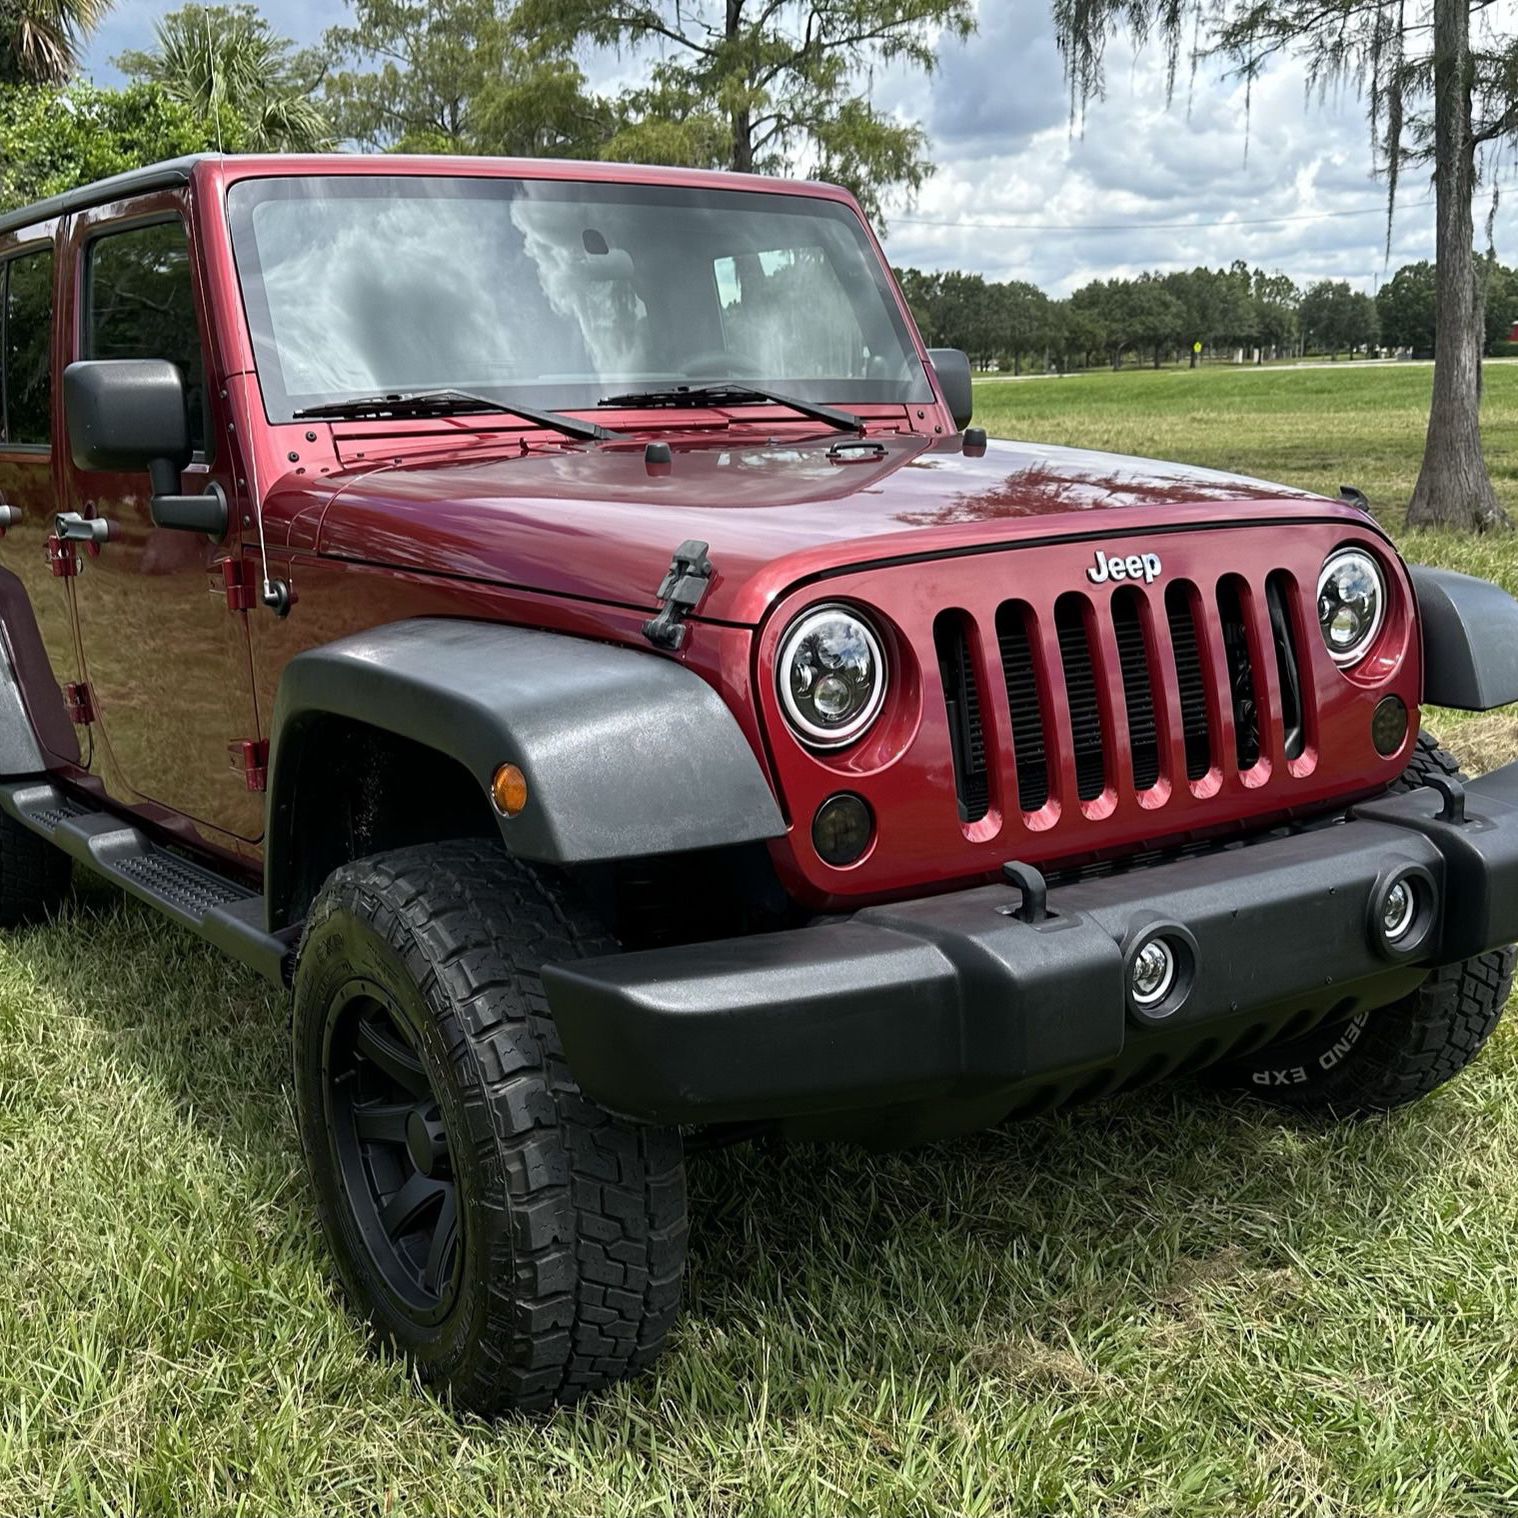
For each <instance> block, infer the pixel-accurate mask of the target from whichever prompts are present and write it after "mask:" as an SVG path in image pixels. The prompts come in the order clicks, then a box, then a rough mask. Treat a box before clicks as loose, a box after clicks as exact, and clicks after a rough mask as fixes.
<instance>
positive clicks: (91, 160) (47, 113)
mask: <svg viewBox="0 0 1518 1518" xmlns="http://www.w3.org/2000/svg"><path fill="white" fill-rule="evenodd" d="M245 132H246V127H245V126H244V124H243V123H242V122H241V121H240V120H239V119H238V118H237V117H235V116H233V115H232V114H231V113H230V112H227V111H223V112H222V114H221V115H220V116H219V117H218V118H217V120H215V121H211V120H208V119H207V118H206V117H205V116H204V115H202V114H200V113H199V112H196V111H193V110H191V109H190V107H188V106H187V105H185V104H184V103H183V102H182V101H178V100H175V99H174V98H173V97H172V96H170V95H169V94H168V92H167V91H166V90H164V89H163V88H162V87H161V86H160V85H156V84H134V85H132V86H130V87H129V88H127V89H124V90H101V89H96V88H95V87H94V86H93V85H84V84H79V85H73V86H72V87H70V88H68V89H56V88H44V87H41V86H21V87H17V88H13V89H4V90H0V142H4V143H5V153H4V156H3V158H0V204H3V205H5V206H18V205H27V204H29V203H30V202H32V201H35V200H41V199H43V198H44V197H46V196H48V195H57V194H60V193H62V192H63V191H64V190H71V189H73V188H74V187H75V186H76V185H82V184H89V183H91V182H92V181H93V180H96V179H104V178H105V177H106V176H107V175H109V174H120V173H122V172H123V171H125V170H127V169H135V168H139V167H140V166H141V165H143V164H145V163H156V162H157V161H158V160H159V159H163V158H177V157H179V156H180V155H181V154H183V153H199V152H204V151H206V150H207V149H209V148H213V147H215V146H216V144H217V142H218V140H220V141H221V142H222V143H223V144H224V145H225V146H226V148H228V149H229V150H231V151H234V152H235V151H238V150H240V149H241V148H242V147H243V146H244V145H245V136H244V134H245Z"/></svg>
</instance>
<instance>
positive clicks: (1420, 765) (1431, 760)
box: [1387, 733, 1465, 795]
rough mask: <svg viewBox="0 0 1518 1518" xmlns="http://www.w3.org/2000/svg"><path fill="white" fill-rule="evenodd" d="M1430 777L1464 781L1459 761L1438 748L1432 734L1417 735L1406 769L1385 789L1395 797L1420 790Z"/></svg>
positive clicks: (1444, 749)
mask: <svg viewBox="0 0 1518 1518" xmlns="http://www.w3.org/2000/svg"><path fill="white" fill-rule="evenodd" d="M1430 775H1442V776H1444V777H1445V778H1446V779H1449V780H1464V779H1465V776H1464V775H1463V774H1462V773H1461V771H1460V761H1459V760H1458V759H1457V758H1455V756H1454V755H1453V754H1452V753H1450V751H1449V750H1448V749H1447V748H1440V747H1439V740H1438V739H1437V738H1436V737H1434V735H1433V734H1432V733H1419V734H1418V741H1417V743H1416V745H1415V746H1414V748H1413V756H1412V758H1411V759H1409V760H1408V761H1407V768H1406V769H1404V770H1403V771H1402V773H1401V774H1400V775H1398V776H1397V778H1396V779H1395V780H1393V781H1392V783H1391V784H1390V785H1389V786H1388V787H1387V790H1388V791H1389V792H1390V793H1391V794H1392V795H1396V794H1398V793H1399V792H1403V791H1416V790H1420V789H1421V788H1422V787H1423V786H1425V785H1427V784H1428V777H1429V776H1430Z"/></svg>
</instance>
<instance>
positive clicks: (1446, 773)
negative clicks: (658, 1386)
mask: <svg viewBox="0 0 1518 1518" xmlns="http://www.w3.org/2000/svg"><path fill="white" fill-rule="evenodd" d="M1430 775H1439V776H1443V777H1447V778H1449V779H1452V780H1463V779H1464V778H1465V777H1464V776H1463V775H1461V773H1460V764H1459V761H1458V760H1457V759H1456V758H1455V756H1454V755H1453V754H1451V753H1449V752H1448V751H1447V750H1445V749H1442V748H1440V747H1439V743H1438V740H1437V739H1436V738H1434V737H1433V736H1432V735H1431V734H1429V733H1420V734H1419V735H1418V742H1417V747H1416V748H1415V749H1414V751H1413V756H1412V758H1411V759H1410V760H1409V761H1408V765H1407V768H1406V769H1405V770H1404V771H1403V772H1402V774H1401V775H1400V776H1399V777H1398V778H1397V780H1395V781H1394V782H1393V784H1392V786H1391V790H1392V791H1394V792H1395V791H1413V790H1417V789H1418V788H1419V787H1421V786H1423V785H1426V784H1427V783H1428V777H1429V776H1430ZM1513 962H1514V951H1513V950H1512V949H1511V948H1506V949H1493V950H1491V951H1490V952H1489V953H1486V954H1478V955H1476V956H1475V958H1473V959H1467V960H1464V961H1463V962H1461V963H1459V964H1453V965H1443V966H1441V967H1440V968H1439V969H1437V970H1435V971H1433V973H1432V974H1431V975H1430V976H1429V977H1428V979H1427V980H1426V981H1424V983H1423V984H1422V985H1421V986H1419V988H1418V989H1417V990H1416V991H1414V992H1412V994H1411V995H1409V996H1405V997H1403V998H1402V1000H1400V1001H1397V1002H1393V1003H1392V1004H1391V1005H1390V1006H1388V1007H1379V1008H1376V1009H1374V1010H1369V1011H1363V1012H1359V1013H1356V1014H1355V1016H1354V1017H1352V1018H1350V1019H1349V1021H1348V1022H1342V1023H1333V1024H1330V1025H1328V1026H1326V1027H1320V1028H1314V1029H1313V1031H1312V1032H1311V1033H1307V1034H1304V1035H1303V1036H1302V1037H1301V1038H1295V1039H1292V1040H1290V1041H1289V1042H1287V1043H1283V1044H1276V1045H1274V1046H1272V1047H1267V1048H1264V1049H1261V1050H1259V1051H1258V1053H1255V1054H1252V1055H1250V1056H1249V1057H1248V1058H1247V1059H1245V1060H1241V1061H1239V1062H1237V1063H1235V1064H1228V1065H1223V1066H1220V1067H1219V1068H1218V1078H1219V1080H1220V1081H1221V1082H1222V1083H1223V1084H1225V1085H1230V1086H1240V1087H1243V1088H1245V1089H1247V1090H1249V1091H1252V1092H1253V1093H1254V1094H1255V1095H1256V1096H1259V1097H1262V1098H1263V1099H1264V1100H1266V1101H1270V1102H1274V1103H1276V1104H1278V1105H1280V1106H1284V1107H1294V1108H1298V1109H1305V1110H1308V1111H1314V1112H1322V1113H1328V1114H1332V1115H1334V1116H1336V1117H1353V1116H1359V1115H1362V1114H1366V1113H1372V1112H1387V1111H1390V1110H1391V1109H1393V1108H1395V1107H1402V1106H1406V1105H1407V1104H1408V1103H1409V1102H1415V1101H1417V1100H1418V1099H1419V1098H1420V1097H1424V1096H1427V1095H1428V1093H1429V1092H1431V1091H1436V1090H1437V1089H1438V1088H1439V1087H1440V1086H1442V1085H1443V1084H1444V1083H1445V1082H1446V1081H1448V1080H1451V1079H1452V1078H1453V1077H1454V1076H1456V1075H1458V1074H1459V1073H1460V1072H1461V1071H1462V1070H1463V1069H1465V1067H1466V1066H1467V1065H1468V1064H1470V1062H1471V1061H1472V1060H1473V1059H1475V1057H1476V1056H1477V1055H1478V1054H1479V1053H1480V1052H1481V1049H1482V1046H1483V1045H1484V1044H1485V1043H1486V1041H1487V1039H1488V1038H1490V1037H1491V1035H1492V1030H1493V1029H1494V1028H1496V1026H1497V1023H1498V1020H1499V1019H1500V1018H1501V1016H1502V1010H1503V1008H1504V1007H1505V1006H1506V1005H1507V1000H1508V996H1509V995H1510V993H1511V992H1512V989H1513Z"/></svg>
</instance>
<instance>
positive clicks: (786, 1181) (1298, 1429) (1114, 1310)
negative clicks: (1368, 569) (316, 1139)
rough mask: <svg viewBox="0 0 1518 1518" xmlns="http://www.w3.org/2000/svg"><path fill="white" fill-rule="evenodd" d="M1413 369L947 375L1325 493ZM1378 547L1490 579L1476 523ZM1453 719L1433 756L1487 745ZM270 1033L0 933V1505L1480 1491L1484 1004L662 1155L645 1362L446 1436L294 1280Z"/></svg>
mask: <svg viewBox="0 0 1518 1518" xmlns="http://www.w3.org/2000/svg"><path fill="white" fill-rule="evenodd" d="M1428 383H1429V373H1428V370H1427V369H1407V370H1392V371H1386V370H1377V371H1370V370H1367V371H1363V372H1361V373H1355V374H1338V373H1332V372H1330V373H1327V374H1324V373H1322V372H1321V371H1295V372H1291V371H1280V372H1277V373H1273V374H1254V373H1242V374H1233V373H1227V372H1218V371H1204V372H1202V373H1199V374H1195V375H1193V374H1189V373H1184V372H1182V373H1161V374H1157V375H1151V374H1148V373H1131V374H1126V375H1120V376H1106V375H1093V376H1084V377H1082V378H1079V379H1073V380H1068V381H1038V382H1032V383H1025V384H1017V383H1001V382H996V381H991V382H987V383H985V384H982V385H980V386H979V387H978V389H977V396H978V401H979V403H980V408H981V419H982V420H983V421H984V422H985V423H986V425H987V426H989V427H990V428H991V429H992V430H993V431H994V432H996V433H1001V434H1007V435H1021V436H1027V437H1034V438H1040V439H1047V440H1053V441H1062V442H1076V443H1081V444H1086V445H1092V446H1097V447H1111V448H1118V449H1125V450H1132V451H1142V452H1148V453H1157V454H1161V455H1171V456H1175V457H1179V458H1183V459H1188V460H1195V461H1198V462H1201V463H1205V464H1211V465H1219V466H1224V467H1230V468H1239V469H1244V470H1247V471H1250V472H1253V473H1259V474H1263V475H1266V476H1268V477H1276V478H1280V479H1283V480H1287V481H1290V482H1293V483H1298V484H1303V485H1310V486H1315V487H1318V488H1326V489H1329V490H1332V489H1334V488H1335V487H1336V486H1337V485H1338V483H1339V482H1340V481H1352V482H1354V483H1356V484H1358V485H1359V486H1361V488H1363V489H1365V490H1366V491H1367V492H1368V493H1369V494H1370V495H1371V496H1372V498H1373V499H1374V500H1376V501H1377V502H1379V503H1387V509H1386V516H1387V520H1388V521H1390V522H1391V523H1392V524H1393V525H1394V526H1395V525H1397V523H1396V515H1397V513H1396V503H1398V502H1401V501H1403V500H1405V498H1406V496H1407V493H1408V491H1409V490H1410V488H1411V484H1412V480H1413V477H1414V475H1415V472H1416V468H1417V460H1418V454H1419V449H1420V446H1421V441H1422V432H1423V420H1422V418H1423V407H1424V405H1425V403H1426V396H1427V388H1428ZM1489 423H1490V429H1489V435H1490V446H1491V456H1492V460H1493V463H1494V465H1495V467H1496V470H1497V473H1498V477H1499V488H1500V489H1501V490H1502V492H1503V495H1504V498H1505V499H1506V501H1507V503H1508V505H1509V507H1510V508H1512V509H1513V510H1514V511H1515V514H1518V446H1515V445H1518V367H1499V368H1495V369H1494V370H1493V371H1492V373H1491V379H1490V388H1489ZM1408 551H1409V553H1410V554H1411V555H1412V556H1415V557H1421V558H1435V559H1438V560H1440V561H1443V562H1447V563H1453V564H1457V565H1460V566H1462V567H1470V568H1475V569H1478V570H1480V571H1481V572H1484V573H1488V574H1492V575H1495V576H1496V577H1497V578H1499V579H1501V580H1503V581H1504V582H1505V583H1507V584H1508V585H1509V586H1510V587H1511V588H1513V589H1515V590H1518V542H1513V541H1501V542H1476V543H1469V542H1462V541H1458V540H1453V539H1446V538H1442V537H1441V538H1426V539H1423V540H1419V541H1410V542H1409V543H1408ZM1482 723H1483V724H1484V725H1481V724H1469V725H1466V726H1464V727H1463V728H1462V730H1461V735H1460V741H1461V742H1462V743H1466V744H1468V745H1469V746H1470V750H1471V751H1472V752H1475V751H1477V750H1479V749H1480V747H1481V745H1483V744H1484V745H1486V748H1487V750H1488V752H1489V753H1494V752H1497V751H1500V750H1501V749H1502V748H1503V746H1504V745H1507V744H1508V743H1509V742H1510V738H1509V726H1508V725H1507V724H1506V719H1503V718H1498V719H1495V721H1493V719H1482ZM1478 757H1480V755H1479V754H1478ZM284 1021H285V1010H284V1006H283V1003H282V1002H281V1001H280V1000H279V999H278V998H277V997H275V996H274V995H272V994H271V993H270V992H267V991H266V990H264V989H263V988H262V987H261V986H260V985H259V984H258V983H256V982H255V981H254V980H253V979H252V978H251V977H250V976H248V975H245V974H243V973H242V972H240V971H239V970H237V969H235V968H232V967H230V966H229V965H227V964H225V963H224V962H222V961H221V960H220V959H219V958H218V957H217V956H216V955H215V954H213V953H212V952H211V951H209V950H207V949H204V948H202V947H201V946H200V945H199V944H198V943H197V942H196V941H195V940H193V939H192V938H190V937H189V936H188V935H186V934H184V933H181V932H178V931H176V930H173V929H170V928H167V927H165V926H162V925H161V924H160V923H158V922H157V921H156V920H155V919H154V918H153V917H152V916H151V915H150V914H149V913H148V912H147V911H146V910H142V909H138V908H136V907H132V906H127V905H123V904H121V903H120V902H119V901H118V900H117V899H116V898H115V896H114V895H113V894H111V893H110V892H108V891H106V890H104V889H101V888H98V887H91V886H89V885H87V884H86V885H83V886H82V887H81V889H80V891H79V894H78V897H77V900H76V901H75V903H74V904H73V905H72V906H71V908H70V909H69V911H68V913H67V915H66V916H65V917H64V918H63V919H62V920H61V921H59V922H57V923H56V924H54V925H51V926H49V927H46V928H42V929H38V930H35V931H31V932H27V933H24V934H21V935H19V936H17V937H16V938H14V939H13V940H11V941H9V942H8V943H7V945H6V946H5V947H4V949H3V950H0V1171H3V1174H4V1175H5V1176H7V1177H9V1179H8V1181H7V1182H6V1183H5V1185H4V1189H3V1191H0V1274H3V1277H4V1280H5V1285H4V1287H3V1289H0V1513H15V1514H24V1513H35V1512H44V1511H46V1512H63V1511H68V1512H86V1511H88V1512H114V1511H140V1512H163V1513H172V1512H178V1511H195V1512H212V1511H215V1512H220V1511H228V1512H233V1511H239V1512H240V1511H246V1512H251V1513H271V1514H302V1515H304V1514H315V1513H318V1512H320V1513H327V1512H356V1513H371V1512H374V1513H378V1512H401V1513H411V1512H433V1511H437V1512H441V1511H449V1512H456V1513H476V1512H487V1511H488V1512H500V1513H509V1514H524V1515H525V1514H538V1513H565V1514H580V1513H592V1512H596V1513H617V1514H624V1513H627V1514H630V1513H645V1512H649V1513H665V1512H668V1513H688V1512H697V1513H724V1514H726V1513H732V1514H745V1515H746V1514H756V1513H766V1514H775V1515H786V1518H789V1515H794V1514H802V1513H812V1512H826V1513H845V1512H861V1513H864V1512H872V1513H876V1512H883V1513H901V1514H919V1513H924V1512H929V1511H938V1510H953V1511H957V1512H965V1513H977V1514H979V1513H991V1512H1002V1513H1011V1514H1022V1513H1032V1512H1037V1511H1061V1512H1070V1513H1081V1514H1084V1513H1114V1514H1116V1513H1121V1514H1147V1513H1155V1514H1161V1513H1162V1514H1166V1515H1171V1514H1190V1513H1217V1514H1223V1513H1240V1512H1249V1513H1272V1514H1275V1513H1314V1514H1318V1513H1321V1514H1328V1513H1334V1514H1369V1513H1387V1514H1391V1513H1396V1514H1407V1513H1430V1514H1432V1513H1438V1514H1490V1513H1496V1512H1501V1511H1512V1510H1513V1509H1514V1508H1515V1506H1518V1411H1515V1409H1518V1030H1508V1031H1507V1032H1505V1033H1499V1035H1498V1037H1497V1039H1496V1041H1495V1043H1494V1045H1493V1047H1492V1048H1491V1049H1490V1050H1489V1051H1488V1053H1487V1055H1486V1056H1485V1057H1484V1058H1483V1059H1482V1060H1481V1061H1480V1062H1479V1064H1478V1065H1477V1066H1476V1067H1475V1068H1474V1069H1473V1070H1472V1071H1471V1072H1469V1073H1468V1074H1467V1075H1466V1076H1465V1077H1464V1078H1462V1079H1461V1080H1460V1081H1458V1082H1457V1083H1455V1084H1454V1085H1453V1086H1451V1087H1449V1088H1447V1089H1446V1090H1445V1091H1443V1092H1441V1093H1439V1094H1438V1095H1437V1096H1436V1097H1434V1098H1432V1099H1431V1100H1429V1101H1428V1102H1426V1103H1424V1104H1423V1105H1422V1106H1421V1107H1419V1108H1417V1109H1415V1110H1413V1111H1410V1112H1407V1113H1404V1114H1402V1115H1399V1116H1397V1117H1395V1118H1392V1119H1388V1120H1386V1121H1378V1122H1371V1123H1366V1124H1362V1125H1359V1126H1353V1127H1337V1128H1336V1127H1321V1126H1314V1125H1311V1124H1302V1123H1298V1122H1290V1121H1285V1120H1283V1119H1281V1118H1280V1117H1278V1116H1277V1115H1275V1114H1274V1113H1272V1112H1270V1111H1267V1110H1264V1109H1262V1108H1259V1107H1257V1106H1254V1105H1251V1104H1249V1103H1247V1102H1234V1101H1229V1100H1224V1099H1222V1098H1220V1097H1218V1096H1215V1095H1211V1094H1209V1093H1207V1092H1206V1091H1203V1090H1200V1089H1198V1088H1196V1087H1193V1086H1182V1087H1177V1088H1174V1089H1165V1090H1161V1091H1159V1092H1151V1093H1147V1094H1140V1095H1136V1096H1134V1097H1132V1098H1129V1099H1124V1100H1119V1101H1115V1102H1110V1103H1106V1104H1102V1105H1097V1106H1093V1107H1090V1108H1085V1109H1080V1110H1077V1111H1075V1112H1072V1113H1069V1114H1065V1115H1061V1116H1055V1117H1048V1118H1044V1119H1040V1120H1037V1121H1034V1122H1030V1123H1028V1124H1025V1125H1022V1126H1020V1127H1017V1128H1014V1129H1010V1130H1007V1131H1004V1132H998V1133H992V1134H987V1135H984V1136H981V1137H978V1138H975V1139H971V1140H965V1141H962V1142H959V1143H955V1144H951V1145H947V1146H943V1147H940V1148H936V1149H931V1150H928V1151H925V1152H918V1153H912V1154H906V1155H896V1156H889V1157H886V1158H872V1157H868V1156H863V1155H860V1154H857V1153H853V1152H849V1151H832V1150H825V1151H812V1150H804V1149H798V1150H792V1151H788V1152H774V1151H770V1150H753V1149H740V1150H733V1151H729V1152H726V1153H723V1154H718V1155H711V1156H698V1157H696V1158H694V1159H693V1161H692V1164H691V1185H692V1193H693V1197H692V1200H693V1207H694V1218H695V1229H694V1235H693V1268H692V1274H691V1281H690V1294H689V1295H690V1306H689V1311H688V1313H687V1315H686V1317H685V1319H684V1322H683V1325H682V1327H681V1328H680V1330H679V1331H678V1335H677V1337H676V1340H675V1343H674V1346H673V1350H672V1352H671V1353H670V1355H669V1356H668V1358H667V1359H666V1360H665V1361H664V1363H663V1365H662V1367H661V1368H660V1370H659V1371H658V1373H657V1374H655V1375H653V1376H650V1377H648V1378H646V1379H645V1380H643V1381H641V1382H639V1383H638V1384H636V1385H634V1386H630V1387H622V1388H619V1389H618V1390H616V1391H614V1392H612V1393H610V1394H608V1395H606V1396H604V1397H601V1398H599V1399H597V1400H595V1401H593V1402H591V1403H589V1404H587V1405H585V1406H583V1407H581V1408H579V1409H576V1410H574V1411H570V1412H563V1413H560V1414H557V1415H555V1416H554V1417H552V1418H548V1419H536V1420H505V1421H502V1422H500V1423H498V1424H496V1425H494V1426H490V1425H486V1424H482V1423H479V1422H474V1421H468V1420H465V1421H459V1420H456V1419H455V1418H454V1417H453V1416H452V1415H451V1414H450V1413H449V1411H448V1410H447V1409H446V1408H444V1407H443V1406H441V1405H439V1404H438V1403H437V1402H436V1401H434V1400H432V1399H430V1398H429V1397H428V1396H426V1395H425V1394H423V1393H420V1392H419V1391H418V1390H417V1389H416V1388H415V1387H414V1386H412V1385H411V1383H410V1382H409V1380H408V1378H407V1375H406V1373H405V1371H404V1369H403V1368H402V1367H400V1366H399V1365H398V1364H396V1363H394V1362H386V1361H382V1360H378V1359H376V1358H374V1357H373V1356H372V1355H371V1354H370V1353H369V1352H368V1350H367V1348H366V1346H365V1343H364V1340H363V1337H362V1336H361V1334H360V1333H359V1332H358V1331H357V1330H356V1329H355V1328H354V1327H353V1326H352V1324H351V1323H350V1321H349V1320H348V1318H347V1317H346V1316H345V1314H344V1312H343V1310H342V1308H341V1306H340V1305H339V1303H338V1302H337V1300H336V1299H335V1297H334V1295H333V1292H332V1289H331V1286H330V1284H329V1277H328V1273H327V1266H326V1262H325V1260H324V1258H323V1254H322V1250H321V1248H320V1246H319V1244H318V1243H317V1241H316V1238H315V1234H314V1217H313V1212H312V1208H311V1204H310V1199H309V1197H308V1194H307V1190H306V1186H305V1183H304V1181H303V1178H302V1176H301V1174H300V1170H299V1167H298V1163H297V1160H296V1141H295V1134H294V1129H293V1124H292V1121H291V1112H290V1101H289V1095H288V1091H287V1089H286V1086H285V1083H284V1070H283V1065H284V1042H283V1040H284Z"/></svg>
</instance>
